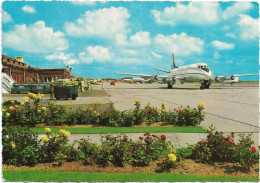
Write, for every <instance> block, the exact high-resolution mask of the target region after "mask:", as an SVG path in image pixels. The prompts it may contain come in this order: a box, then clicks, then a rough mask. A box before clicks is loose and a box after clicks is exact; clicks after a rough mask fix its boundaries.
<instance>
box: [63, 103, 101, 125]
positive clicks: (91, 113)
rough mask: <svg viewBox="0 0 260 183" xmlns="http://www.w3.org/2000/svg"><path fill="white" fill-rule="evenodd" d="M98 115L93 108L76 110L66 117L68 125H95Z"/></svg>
mask: <svg viewBox="0 0 260 183" xmlns="http://www.w3.org/2000/svg"><path fill="white" fill-rule="evenodd" d="M98 115H99V113H97V112H96V110H95V109H94V108H93V107H89V108H88V107H85V108H78V109H76V110H74V111H71V112H70V113H69V114H68V115H67V116H66V124H68V125H87V124H96V122H97V121H98Z"/></svg>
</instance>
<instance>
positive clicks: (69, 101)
mask: <svg viewBox="0 0 260 183" xmlns="http://www.w3.org/2000/svg"><path fill="white" fill-rule="evenodd" d="M81 94H82V93H80V94H79V96H80V95H81ZM71 102H72V100H71V99H70V100H68V101H67V102H66V103H65V104H63V106H67V105H69V104H70V103H71Z"/></svg>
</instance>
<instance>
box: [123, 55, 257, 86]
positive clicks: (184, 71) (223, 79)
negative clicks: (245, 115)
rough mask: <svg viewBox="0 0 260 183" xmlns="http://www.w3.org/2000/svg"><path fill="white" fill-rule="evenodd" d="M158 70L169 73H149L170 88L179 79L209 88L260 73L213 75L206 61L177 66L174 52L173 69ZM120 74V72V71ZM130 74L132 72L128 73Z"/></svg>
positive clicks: (182, 81)
mask: <svg viewBox="0 0 260 183" xmlns="http://www.w3.org/2000/svg"><path fill="white" fill-rule="evenodd" d="M153 69H155V70H158V71H162V72H165V73H167V74H168V75H166V76H159V77H158V76H157V75H156V74H153V75H147V76H149V77H151V76H153V78H154V79H156V80H158V79H159V80H160V82H161V83H167V84H168V88H172V85H174V84H175V83H176V82H177V81H178V82H180V83H182V84H183V83H192V82H199V83H200V84H201V86H200V89H209V86H210V85H211V84H212V83H213V82H218V83H230V84H233V83H237V82H238V78H239V77H240V76H255V75H259V74H240V75H239V74H235V75H227V76H213V74H212V72H211V70H210V68H209V67H208V65H207V64H205V63H196V64H190V65H186V66H182V67H177V66H176V65H175V63H174V54H172V66H171V71H166V70H163V69H159V68H153ZM118 74H119V73H118ZM128 75H130V74H128ZM134 75H135V76H140V77H142V76H143V74H139V75H138V74H134Z"/></svg>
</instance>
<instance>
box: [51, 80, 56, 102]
mask: <svg viewBox="0 0 260 183" xmlns="http://www.w3.org/2000/svg"><path fill="white" fill-rule="evenodd" d="M54 86H55V84H54V81H52V82H50V100H53V99H54Z"/></svg>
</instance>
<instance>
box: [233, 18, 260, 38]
mask: <svg viewBox="0 0 260 183" xmlns="http://www.w3.org/2000/svg"><path fill="white" fill-rule="evenodd" d="M237 24H238V25H239V26H240V37H241V39H243V40H250V39H255V38H258V37H259V20H258V19H254V18H252V17H250V16H249V15H245V14H242V15H240V20H239V21H238V23H237Z"/></svg>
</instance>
